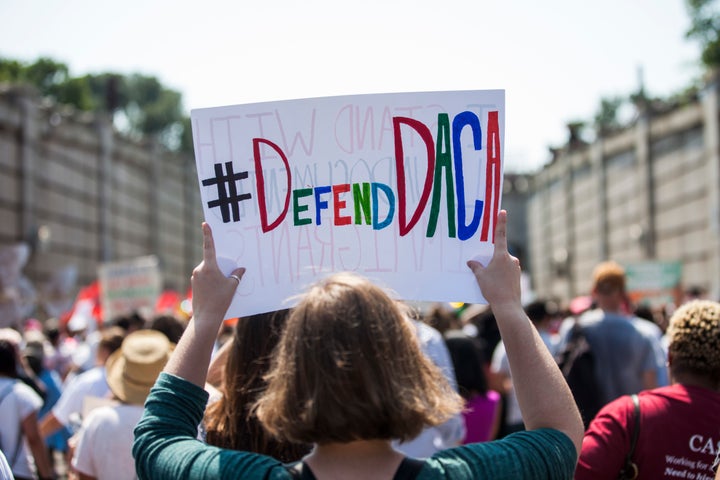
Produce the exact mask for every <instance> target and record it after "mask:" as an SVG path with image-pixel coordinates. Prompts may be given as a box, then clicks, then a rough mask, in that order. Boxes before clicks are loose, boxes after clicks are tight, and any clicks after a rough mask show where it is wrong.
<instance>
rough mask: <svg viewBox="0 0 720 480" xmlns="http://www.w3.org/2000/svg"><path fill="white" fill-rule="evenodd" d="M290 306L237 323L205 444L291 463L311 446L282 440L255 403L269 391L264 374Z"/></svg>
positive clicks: (209, 414)
mask: <svg viewBox="0 0 720 480" xmlns="http://www.w3.org/2000/svg"><path fill="white" fill-rule="evenodd" d="M287 313H288V312H287V310H281V311H278V312H272V313H266V314H259V315H253V316H250V317H247V318H242V319H240V320H239V321H238V322H237V323H236V324H235V329H234V333H233V338H232V339H231V340H228V341H230V342H232V345H231V348H230V350H229V353H228V357H227V362H226V363H225V370H224V376H223V380H222V384H221V386H220V389H221V390H222V392H223V396H222V398H221V399H220V400H218V401H217V402H215V403H212V404H210V405H209V406H208V408H207V411H206V413H205V428H206V430H207V443H209V444H210V445H215V446H218V447H222V448H229V449H232V450H244V451H250V452H255V453H262V454H265V455H270V456H272V457H274V458H277V459H278V460H281V461H283V462H293V461H296V460H299V459H300V458H302V457H303V456H304V455H305V454H306V453H308V452H309V451H310V447H309V446H307V445H298V444H295V443H290V442H285V441H278V440H277V439H275V438H273V437H272V436H271V435H270V434H268V432H266V431H265V429H263V427H262V425H261V424H260V422H259V421H258V419H257V417H256V416H255V414H254V412H253V405H254V403H255V402H256V401H257V399H258V396H259V395H260V394H261V393H262V392H263V391H264V390H265V387H266V382H265V379H264V376H265V375H266V374H267V372H268V369H269V368H270V363H271V359H272V355H273V351H274V349H275V347H276V345H277V343H278V340H279V338H280V334H281V332H282V329H283V327H284V326H285V321H286V319H287Z"/></svg>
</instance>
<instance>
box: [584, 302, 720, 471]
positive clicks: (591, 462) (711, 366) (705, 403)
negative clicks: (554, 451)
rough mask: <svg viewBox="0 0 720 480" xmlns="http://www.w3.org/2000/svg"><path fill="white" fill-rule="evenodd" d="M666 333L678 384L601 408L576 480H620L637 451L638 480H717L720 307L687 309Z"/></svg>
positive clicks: (707, 305)
mask: <svg viewBox="0 0 720 480" xmlns="http://www.w3.org/2000/svg"><path fill="white" fill-rule="evenodd" d="M667 335H668V340H669V342H670V345H669V351H668V363H669V365H670V378H671V382H672V384H671V385H670V386H667V387H660V388H656V389H652V390H646V391H642V392H640V393H639V394H638V395H637V401H638V403H637V406H635V405H634V400H633V399H632V398H631V397H630V396H623V397H620V398H618V399H616V400H614V401H613V402H611V403H609V404H608V405H606V406H605V407H603V409H602V410H600V412H599V413H598V414H597V416H596V417H595V419H594V420H593V421H592V423H591V424H590V427H589V428H588V430H587V432H586V433H585V438H584V440H583V444H582V453H581V455H580V461H579V463H578V466H577V471H576V473H575V478H576V479H579V480H586V479H605V478H618V476H617V475H618V472H619V471H620V469H621V468H623V466H624V465H625V462H626V458H627V456H628V455H629V454H631V453H632V454H631V455H630V460H631V461H632V463H633V464H634V465H635V467H634V470H636V471H637V472H638V475H637V477H636V478H638V479H640V480H642V479H652V480H654V479H657V478H670V477H672V478H706V479H709V478H712V471H711V468H710V467H711V465H712V463H713V460H714V458H715V455H716V453H717V450H718V440H719V438H718V432H720V429H719V427H718V426H719V425H720V303H717V302H711V301H708V300H695V301H692V302H689V303H686V304H684V305H682V306H681V307H680V308H678V309H677V310H676V311H675V313H674V314H673V316H672V318H671V319H670V326H669V327H668V332H667ZM635 432H637V440H636V441H635V445H634V452H631V450H632V449H633V447H632V446H631V445H632V443H633V440H632V439H633V437H634V435H635V434H636V433H635ZM631 469H632V467H631ZM623 478H630V476H628V477H623ZM633 478H635V477H633Z"/></svg>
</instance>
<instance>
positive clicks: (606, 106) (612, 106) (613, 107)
mask: <svg viewBox="0 0 720 480" xmlns="http://www.w3.org/2000/svg"><path fill="white" fill-rule="evenodd" d="M623 103H625V99H623V98H622V97H606V98H602V99H600V108H599V110H598V112H597V113H596V114H595V119H594V121H593V123H594V126H595V130H596V131H597V133H598V134H599V135H603V134H605V133H610V132H613V131H615V130H618V129H620V128H621V127H622V125H621V123H620V120H619V118H618V112H619V110H620V107H621V106H622V105H623Z"/></svg>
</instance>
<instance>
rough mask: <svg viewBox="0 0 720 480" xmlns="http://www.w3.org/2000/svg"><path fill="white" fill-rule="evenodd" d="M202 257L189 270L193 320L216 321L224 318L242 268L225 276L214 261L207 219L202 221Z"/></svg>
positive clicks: (240, 277) (213, 248)
mask: <svg viewBox="0 0 720 480" xmlns="http://www.w3.org/2000/svg"><path fill="white" fill-rule="evenodd" d="M202 231H203V260H202V262H200V264H199V265H198V266H197V267H195V269H194V270H193V273H192V277H190V279H191V283H192V305H193V317H194V318H195V321H196V322H197V321H200V322H203V323H205V322H217V323H218V324H219V323H220V322H221V321H222V320H223V319H224V317H225V313H226V312H227V309H228V308H229V307H230V303H231V302H232V298H233V295H234V294H235V290H236V289H237V287H238V285H239V284H240V280H241V279H242V277H243V275H244V274H245V268H242V267H241V268H237V269H235V270H233V272H232V273H231V274H230V276H228V277H226V276H225V275H224V274H223V273H222V271H220V268H219V267H218V264H217V259H216V257H215V241H214V240H213V236H212V230H211V229H210V225H208V224H207V223H204V222H203V224H202Z"/></svg>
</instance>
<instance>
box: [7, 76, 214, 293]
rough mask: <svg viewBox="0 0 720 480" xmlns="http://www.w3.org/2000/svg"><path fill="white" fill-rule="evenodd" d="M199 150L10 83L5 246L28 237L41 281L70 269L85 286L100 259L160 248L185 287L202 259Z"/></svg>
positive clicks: (169, 280)
mask: <svg viewBox="0 0 720 480" xmlns="http://www.w3.org/2000/svg"><path fill="white" fill-rule="evenodd" d="M201 221H202V210H201V205H200V198H199V190H198V183H197V176H196V173H195V166H194V163H193V160H192V158H191V156H189V155H180V154H175V153H170V152H167V151H165V150H163V149H162V148H160V147H158V146H156V145H154V144H152V143H149V144H141V143H137V142H133V141H130V140H129V139H127V138H125V137H123V136H122V135H120V134H118V133H117V132H116V131H114V129H113V127H112V125H111V123H110V120H109V119H108V118H106V117H103V116H96V115H89V114H81V113H73V112H69V111H67V110H62V109H60V108H57V107H53V106H48V105H45V104H43V102H42V101H41V100H40V99H39V98H38V97H37V96H36V95H35V94H33V92H32V91H28V90H23V89H18V88H8V87H5V88H4V89H2V88H0V246H5V245H12V244H16V243H20V242H28V243H29V244H30V245H31V246H32V247H33V250H32V255H31V257H30V261H29V263H28V265H27V266H26V268H25V269H24V273H25V275H26V276H27V277H29V279H30V280H31V281H32V282H33V283H34V284H36V285H39V284H42V282H43V281H45V280H46V279H47V278H49V277H50V276H51V275H52V274H53V273H54V272H56V271H58V270H59V269H62V268H64V267H67V266H75V267H76V268H77V271H78V282H77V283H78V287H79V286H81V285H84V284H87V283H89V282H91V281H93V280H94V279H95V278H96V275H97V267H98V264H99V263H101V262H104V261H117V260H124V259H131V258H134V257H138V256H144V255H149V254H155V255H157V256H158V257H159V258H160V261H161V267H162V270H163V274H164V279H165V284H166V286H167V287H171V288H176V289H179V290H181V291H184V289H186V288H187V287H188V284H189V277H190V273H191V271H192V268H193V267H194V266H195V265H196V264H197V262H198V261H199V260H200V259H201V257H202V251H201V246H202V245H201V243H202V239H201V232H200V228H199V227H200V223H201Z"/></svg>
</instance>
